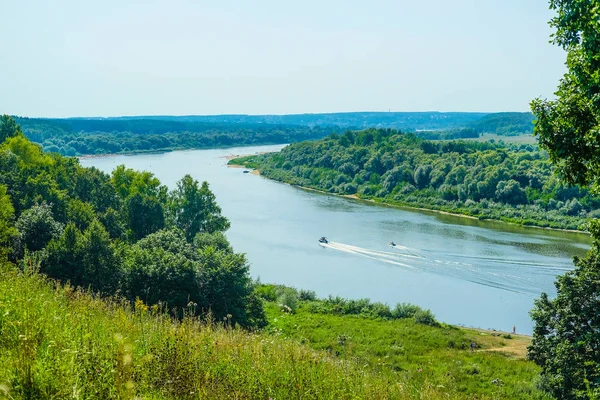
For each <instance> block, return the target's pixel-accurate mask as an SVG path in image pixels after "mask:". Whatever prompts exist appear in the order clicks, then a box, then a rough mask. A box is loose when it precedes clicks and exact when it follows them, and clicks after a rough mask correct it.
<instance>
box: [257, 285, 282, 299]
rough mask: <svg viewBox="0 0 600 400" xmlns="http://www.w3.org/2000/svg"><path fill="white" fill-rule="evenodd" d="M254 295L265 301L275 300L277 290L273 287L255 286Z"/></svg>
mask: <svg viewBox="0 0 600 400" xmlns="http://www.w3.org/2000/svg"><path fill="white" fill-rule="evenodd" d="M254 293H256V295H257V296H258V297H260V298H261V299H264V300H266V301H275V300H277V288H276V287H275V285H267V284H257V285H256V286H255V287H254Z"/></svg>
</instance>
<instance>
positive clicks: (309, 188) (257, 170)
mask: <svg viewBox="0 0 600 400" xmlns="http://www.w3.org/2000/svg"><path fill="white" fill-rule="evenodd" d="M241 157H245V156H244V155H239V156H237V157H232V158H229V159H228V160H234V159H236V158H241ZM227 167H228V168H229V167H242V168H248V169H250V170H251V171H250V172H251V173H252V174H253V175H260V176H262V175H261V174H260V170H259V169H253V168H249V167H245V166H243V165H239V164H231V165H230V164H229V163H228V164H227ZM263 177H264V176H263ZM264 178H266V179H270V178H267V177H264ZM270 180H272V181H275V182H279V183H284V184H286V185H289V186H294V187H297V188H299V189H303V190H308V191H312V192H317V193H321V194H327V195H330V196H336V197H344V198H347V199H352V200H358V201H364V202H368V203H371V204H376V205H382V206H386V207H392V208H399V209H408V210H417V211H425V212H431V213H437V214H442V215H449V216H452V217H460V218H466V219H471V220H476V221H481V222H493V223H501V224H506V225H513V226H519V227H522V228H533V229H545V230H550V231H556V232H567V233H576V234H586V235H589V232H587V231H580V230H577V229H561V228H550V227H546V226H536V225H522V224H516V223H514V222H507V221H502V220H500V219H480V218H478V217H475V216H473V215H465V214H459V213H453V212H450V211H444V210H435V209H431V208H423V207H416V206H410V205H398V204H390V203H386V202H378V201H375V200H373V199H363V198H361V197H359V196H357V195H356V194H337V193H329V192H326V191H324V190H321V189H315V188H311V187H306V186H301V185H294V184H292V183H287V182H282V181H277V180H275V179H270Z"/></svg>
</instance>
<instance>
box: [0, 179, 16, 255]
mask: <svg viewBox="0 0 600 400" xmlns="http://www.w3.org/2000/svg"><path fill="white" fill-rule="evenodd" d="M14 213H15V210H14V208H13V206H12V204H11V202H10V197H9V196H8V194H7V193H6V186H4V185H0V259H2V258H3V257H5V256H6V254H7V253H8V246H9V245H10V244H11V242H12V240H13V238H14V237H15V236H17V230H16V229H15V226H14Z"/></svg>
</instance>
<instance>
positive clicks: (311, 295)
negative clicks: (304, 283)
mask: <svg viewBox="0 0 600 400" xmlns="http://www.w3.org/2000/svg"><path fill="white" fill-rule="evenodd" d="M298 299H300V300H301V301H314V300H316V299H317V294H316V293H315V292H314V291H313V290H304V289H300V292H299V293H298Z"/></svg>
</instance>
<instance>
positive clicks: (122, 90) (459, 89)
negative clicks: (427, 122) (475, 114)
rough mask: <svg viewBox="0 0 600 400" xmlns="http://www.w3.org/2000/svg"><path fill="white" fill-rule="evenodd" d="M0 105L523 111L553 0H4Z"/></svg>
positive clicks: (52, 110)
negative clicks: (549, 3) (549, 1)
mask: <svg viewBox="0 0 600 400" xmlns="http://www.w3.org/2000/svg"><path fill="white" fill-rule="evenodd" d="M0 14H1V15H3V16H4V17H3V18H2V23H1V24H0V38H2V39H3V40H2V56H0V87H1V88H2V90H1V91H0V113H9V114H17V115H24V116H47V117H50V116H54V117H66V116H116V115H156V114H173V115H184V114H225V113H244V114H289V113H304V112H310V113H312V112H338V111H388V110H392V111H431V110H439V111H490V112H491V111H526V110H528V104H529V102H530V101H531V100H532V99H533V98H534V97H538V96H541V97H552V96H553V92H554V90H555V88H556V85H557V83H558V80H559V79H560V77H561V76H562V74H563V73H564V71H565V67H564V59H565V54H564V52H563V51H562V50H561V49H559V48H558V47H555V46H553V45H551V44H550V43H549V35H550V33H551V29H550V27H549V26H548V23H547V22H548V20H549V19H550V18H551V17H552V13H551V11H550V10H548V2H547V1H545V0H422V1H415V0H413V1H406V0H370V1H354V0H345V1H341V0H340V1H338V0H320V1H317V0H303V1H293V2H292V1H281V0H277V1H274V0H273V1H272V0H255V1H228V0H224V1H219V0H217V1H215V0H213V1H210V2H208V1H203V0H171V1H153V0H103V1H94V2H88V1H76V0H54V1H47V0H44V1H42V0H38V1H34V0H19V1H8V0H6V1H2V2H0Z"/></svg>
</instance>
